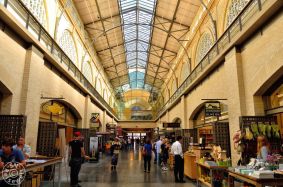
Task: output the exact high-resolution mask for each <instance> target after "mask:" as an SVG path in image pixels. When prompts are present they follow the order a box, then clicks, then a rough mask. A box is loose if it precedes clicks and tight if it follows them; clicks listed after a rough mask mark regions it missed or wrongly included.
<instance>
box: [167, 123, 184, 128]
mask: <svg viewBox="0 0 283 187" xmlns="http://www.w3.org/2000/svg"><path fill="white" fill-rule="evenodd" d="M180 127H181V123H163V128H180Z"/></svg>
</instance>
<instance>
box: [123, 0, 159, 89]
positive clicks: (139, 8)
mask: <svg viewBox="0 0 283 187" xmlns="http://www.w3.org/2000/svg"><path fill="white" fill-rule="evenodd" d="M119 1H120V11H121V19H122V22H123V31H124V40H125V41H124V42H125V44H124V45H125V50H126V62H127V66H128V71H129V72H128V73H129V84H126V85H123V86H122V88H123V90H124V91H127V90H129V89H139V88H145V89H151V86H149V85H145V81H144V79H145V69H146V67H147V61H148V56H149V53H148V51H149V48H150V45H149V43H150V37H151V32H152V29H153V28H152V26H151V25H152V22H153V19H154V18H153V12H154V9H155V6H156V0H119Z"/></svg>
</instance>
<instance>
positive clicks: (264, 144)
mask: <svg viewBox="0 0 283 187" xmlns="http://www.w3.org/2000/svg"><path fill="white" fill-rule="evenodd" d="M269 147H270V146H269V142H268V140H267V138H266V137H265V136H263V135H260V136H258V137H257V158H258V159H262V160H264V161H266V158H267V155H268V153H269V151H270V150H269Z"/></svg>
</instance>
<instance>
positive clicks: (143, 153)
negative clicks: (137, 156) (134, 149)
mask: <svg viewBox="0 0 283 187" xmlns="http://www.w3.org/2000/svg"><path fill="white" fill-rule="evenodd" d="M145 155H146V150H145V148H143V149H142V156H145Z"/></svg>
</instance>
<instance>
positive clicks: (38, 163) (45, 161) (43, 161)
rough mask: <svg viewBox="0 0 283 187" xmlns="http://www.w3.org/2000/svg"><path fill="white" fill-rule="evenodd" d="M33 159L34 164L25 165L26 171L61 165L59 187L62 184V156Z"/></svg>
mask: <svg viewBox="0 0 283 187" xmlns="http://www.w3.org/2000/svg"><path fill="white" fill-rule="evenodd" d="M31 160H33V161H34V163H32V164H27V165H26V167H25V172H29V171H36V170H38V169H40V168H43V167H45V166H51V165H56V164H58V165H59V168H58V169H59V171H58V187H60V186H61V163H62V157H53V158H50V157H49V158H48V157H36V158H31ZM2 177H3V176H2V171H0V180H3V178H2Z"/></svg>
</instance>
